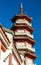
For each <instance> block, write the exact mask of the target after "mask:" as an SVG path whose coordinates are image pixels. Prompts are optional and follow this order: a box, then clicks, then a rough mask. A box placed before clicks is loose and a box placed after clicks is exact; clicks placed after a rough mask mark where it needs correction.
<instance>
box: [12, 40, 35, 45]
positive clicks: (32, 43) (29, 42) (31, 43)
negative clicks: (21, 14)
mask: <svg viewBox="0 0 41 65" xmlns="http://www.w3.org/2000/svg"><path fill="white" fill-rule="evenodd" d="M13 40H14V43H15V42H16V41H17V42H20V41H22V42H25V41H26V42H28V44H30V45H32V46H33V45H34V44H35V41H34V42H31V41H29V39H13Z"/></svg>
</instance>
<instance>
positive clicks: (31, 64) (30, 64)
mask: <svg viewBox="0 0 41 65" xmlns="http://www.w3.org/2000/svg"><path fill="white" fill-rule="evenodd" d="M26 65H36V64H33V63H27V64H26Z"/></svg>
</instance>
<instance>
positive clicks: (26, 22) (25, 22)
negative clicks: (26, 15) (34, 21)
mask: <svg viewBox="0 0 41 65" xmlns="http://www.w3.org/2000/svg"><path fill="white" fill-rule="evenodd" d="M16 23H17V24H19V23H24V24H27V25H29V26H32V25H31V24H30V23H29V22H28V21H16Z"/></svg>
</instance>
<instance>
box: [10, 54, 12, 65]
mask: <svg viewBox="0 0 41 65" xmlns="http://www.w3.org/2000/svg"><path fill="white" fill-rule="evenodd" d="M9 65H12V54H10V55H9Z"/></svg>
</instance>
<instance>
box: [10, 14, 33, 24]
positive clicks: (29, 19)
mask: <svg viewBox="0 0 41 65" xmlns="http://www.w3.org/2000/svg"><path fill="white" fill-rule="evenodd" d="M17 19H26V20H27V21H28V22H31V20H32V18H29V17H28V16H27V15H25V14H23V15H21V14H20V15H18V14H17V15H16V16H14V17H13V18H12V19H11V20H12V22H13V23H14V22H15V21H16V20H17Z"/></svg>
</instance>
